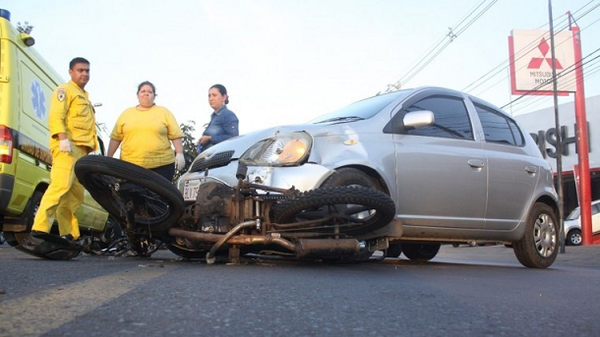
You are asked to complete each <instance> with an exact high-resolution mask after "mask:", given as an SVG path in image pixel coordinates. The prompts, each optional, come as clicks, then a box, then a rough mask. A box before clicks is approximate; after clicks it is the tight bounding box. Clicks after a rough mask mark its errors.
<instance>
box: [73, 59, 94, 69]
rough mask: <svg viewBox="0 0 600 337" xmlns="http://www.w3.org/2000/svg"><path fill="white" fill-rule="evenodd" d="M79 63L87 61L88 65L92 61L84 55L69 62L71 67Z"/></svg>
mask: <svg viewBox="0 0 600 337" xmlns="http://www.w3.org/2000/svg"><path fill="white" fill-rule="evenodd" d="M77 63H85V64H87V65H88V66H89V65H90V61H88V60H86V59H84V58H83V57H76V58H74V59H72V60H71V62H69V69H73V68H74V67H75V65H76V64H77Z"/></svg>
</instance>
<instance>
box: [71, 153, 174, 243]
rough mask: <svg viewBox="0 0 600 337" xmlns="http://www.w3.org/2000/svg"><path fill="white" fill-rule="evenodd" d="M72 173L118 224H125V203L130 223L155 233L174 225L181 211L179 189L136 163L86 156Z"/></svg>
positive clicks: (78, 162) (79, 161)
mask: <svg viewBox="0 0 600 337" xmlns="http://www.w3.org/2000/svg"><path fill="white" fill-rule="evenodd" d="M75 174H76V175H77V178H78V179H79V181H80V182H81V184H82V185H83V186H85V188H86V189H87V190H88V191H89V192H90V194H91V195H92V197H93V198H94V199H95V200H96V201H97V202H98V203H99V204H100V205H101V206H102V207H103V208H104V209H105V210H106V211H107V212H108V213H109V214H110V215H112V216H113V217H114V218H115V219H117V220H118V221H119V222H120V223H127V208H128V206H127V204H128V203H129V202H130V201H131V202H132V203H133V206H134V207H133V209H134V215H135V216H134V219H135V220H134V221H135V223H134V224H133V225H134V226H136V227H142V228H148V229H150V230H151V231H152V232H154V233H159V232H164V231H166V230H168V229H169V228H170V227H172V226H174V225H176V224H177V220H178V219H179V218H180V217H181V215H182V214H183V212H184V208H185V205H184V201H183V197H182V195H181V193H179V190H177V188H176V187H175V186H174V185H173V184H172V183H171V182H170V181H168V180H167V179H165V178H163V177H162V176H160V175H159V174H157V173H155V172H152V171H150V170H147V169H145V168H143V167H140V166H137V165H135V164H131V163H128V162H126V161H122V160H119V159H115V158H110V157H103V156H95V155H90V156H85V157H83V158H81V159H79V160H78V161H77V163H76V164H75Z"/></svg>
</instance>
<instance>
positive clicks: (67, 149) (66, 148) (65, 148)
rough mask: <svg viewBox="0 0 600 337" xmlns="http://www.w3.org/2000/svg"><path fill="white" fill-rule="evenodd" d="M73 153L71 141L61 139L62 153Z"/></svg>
mask: <svg viewBox="0 0 600 337" xmlns="http://www.w3.org/2000/svg"><path fill="white" fill-rule="evenodd" d="M71 151H73V150H72V149H71V142H70V141H69V139H67V138H65V139H61V140H60V152H71Z"/></svg>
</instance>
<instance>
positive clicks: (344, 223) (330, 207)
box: [274, 186, 396, 235]
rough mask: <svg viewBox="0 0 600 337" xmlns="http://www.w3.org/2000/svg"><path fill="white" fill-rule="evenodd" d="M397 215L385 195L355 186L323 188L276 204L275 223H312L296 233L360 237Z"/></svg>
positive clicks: (392, 204) (390, 200)
mask: <svg viewBox="0 0 600 337" xmlns="http://www.w3.org/2000/svg"><path fill="white" fill-rule="evenodd" d="M395 214H396V207H395V206H394V202H393V201H392V199H391V198H390V197H389V196H388V195H387V194H385V193H383V192H380V191H377V190H375V189H371V188H364V187H356V186H336V187H324V188H319V189H315V190H310V191H307V192H304V193H301V194H299V195H298V196H295V197H293V198H291V199H287V200H285V201H282V202H281V203H279V204H278V205H276V209H275V214H274V220H275V222H276V223H277V224H287V223H297V222H306V221H312V222H314V223H315V225H310V226H309V227H307V228H298V231H313V232H315V231H316V232H321V233H332V234H333V233H336V232H337V231H338V230H339V233H343V234H347V235H360V234H366V233H368V232H371V231H374V230H377V229H379V228H381V227H384V226H385V225H387V224H388V223H390V222H391V221H392V220H393V219H394V216H395Z"/></svg>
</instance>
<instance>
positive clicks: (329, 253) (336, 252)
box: [296, 239, 360, 258]
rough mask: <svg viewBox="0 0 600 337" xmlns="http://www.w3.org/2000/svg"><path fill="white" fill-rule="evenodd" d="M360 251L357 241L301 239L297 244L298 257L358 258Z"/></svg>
mask: <svg viewBox="0 0 600 337" xmlns="http://www.w3.org/2000/svg"><path fill="white" fill-rule="evenodd" d="M359 251H360V244H359V243H358V241H357V240H356V239H300V240H298V243H297V244H296V255H297V256H298V257H311V258H341V257H348V256H357V255H358V253H359Z"/></svg>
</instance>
